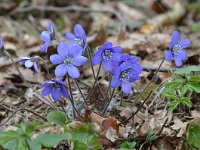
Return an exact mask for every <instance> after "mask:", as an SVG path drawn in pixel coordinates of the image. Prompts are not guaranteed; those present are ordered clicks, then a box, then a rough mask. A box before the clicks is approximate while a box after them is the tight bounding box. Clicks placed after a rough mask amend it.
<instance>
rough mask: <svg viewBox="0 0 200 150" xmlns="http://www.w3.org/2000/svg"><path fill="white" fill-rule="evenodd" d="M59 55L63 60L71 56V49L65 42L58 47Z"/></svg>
mask: <svg viewBox="0 0 200 150" xmlns="http://www.w3.org/2000/svg"><path fill="white" fill-rule="evenodd" d="M57 51H58V54H59V55H60V56H62V57H63V58H66V57H67V56H68V55H69V47H68V46H67V44H66V43H65V42H60V43H59V44H58V47H57Z"/></svg>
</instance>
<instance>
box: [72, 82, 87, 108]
mask: <svg viewBox="0 0 200 150" xmlns="http://www.w3.org/2000/svg"><path fill="white" fill-rule="evenodd" d="M74 81H75V84H76V87H77V88H78V91H79V93H80V94H81V96H82V98H83V101H84V103H85V106H86V108H87V107H88V104H87V101H86V99H85V96H84V95H83V93H82V91H81V89H80V87H79V85H78V83H77V81H76V79H74Z"/></svg>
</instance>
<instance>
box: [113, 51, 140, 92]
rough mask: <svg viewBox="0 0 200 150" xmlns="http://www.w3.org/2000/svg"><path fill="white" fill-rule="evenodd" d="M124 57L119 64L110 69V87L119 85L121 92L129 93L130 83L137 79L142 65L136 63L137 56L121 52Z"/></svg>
mask: <svg viewBox="0 0 200 150" xmlns="http://www.w3.org/2000/svg"><path fill="white" fill-rule="evenodd" d="M123 56H125V58H129V59H125V60H124V61H123V62H122V63H121V64H120V65H119V66H117V67H116V68H114V69H113V70H112V75H113V78H112V81H111V87H112V88H117V87H118V86H120V85H121V87H122V92H123V93H125V94H129V93H130V92H131V83H133V82H135V81H136V80H139V79H140V77H139V74H140V73H141V72H142V67H141V66H140V65H139V64H138V63H137V62H138V58H137V57H130V56H129V55H128V54H123Z"/></svg>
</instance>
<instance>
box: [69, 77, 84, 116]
mask: <svg viewBox="0 0 200 150" xmlns="http://www.w3.org/2000/svg"><path fill="white" fill-rule="evenodd" d="M67 80H68V84H69V92H70V96H69V100H70V102H71V104H72V107H73V109H74V111H75V112H76V113H77V115H78V116H79V117H80V118H81V119H83V117H82V116H81V114H80V113H79V112H78V110H77V109H76V107H75V105H74V98H73V94H72V89H71V83H70V78H69V76H68V75H67Z"/></svg>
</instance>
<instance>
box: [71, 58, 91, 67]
mask: <svg viewBox="0 0 200 150" xmlns="http://www.w3.org/2000/svg"><path fill="white" fill-rule="evenodd" d="M87 60H88V59H87V58H86V57H84V56H78V57H75V58H74V59H73V64H74V65H75V66H81V65H83V64H85V63H86V62H87Z"/></svg>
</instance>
